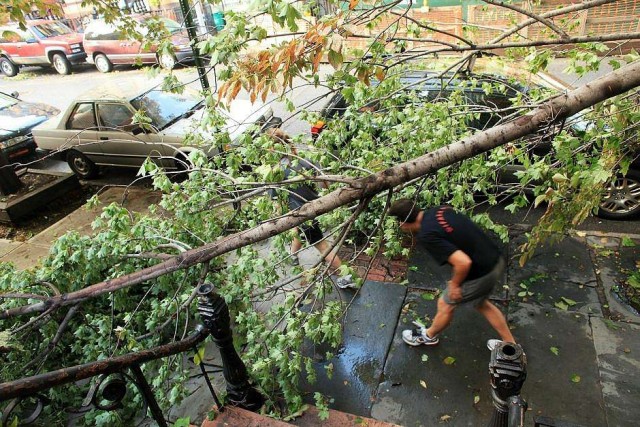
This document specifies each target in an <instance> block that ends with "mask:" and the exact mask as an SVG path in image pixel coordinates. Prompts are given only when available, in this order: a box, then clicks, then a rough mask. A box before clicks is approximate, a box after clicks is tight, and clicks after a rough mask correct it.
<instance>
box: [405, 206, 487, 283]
mask: <svg viewBox="0 0 640 427" xmlns="http://www.w3.org/2000/svg"><path fill="white" fill-rule="evenodd" d="M421 225H422V227H421V229H420V232H419V233H418V236H417V237H418V241H419V242H420V243H421V244H422V245H423V246H424V247H425V249H426V250H427V251H428V252H429V253H430V254H431V255H432V256H433V257H434V258H435V260H436V261H437V262H438V263H439V264H440V265H443V264H446V263H447V261H448V259H449V256H450V255H451V254H452V253H454V252H455V251H457V250H458V249H459V250H461V251H462V252H464V253H465V254H467V256H468V257H469V258H471V261H472V263H471V269H470V270H469V274H468V275H467V277H466V279H465V280H473V279H476V278H478V277H481V276H484V275H485V274H487V273H489V272H490V271H491V270H492V269H493V267H495V265H496V263H497V262H498V258H499V257H500V249H499V248H498V246H496V244H495V243H494V242H493V241H491V239H490V238H489V236H487V235H486V234H484V233H483V232H482V230H480V228H479V227H478V226H477V225H475V224H474V223H473V222H472V221H471V220H470V219H469V218H467V217H466V216H465V215H462V214H459V213H456V212H455V211H454V210H453V209H452V208H451V207H448V206H440V207H437V208H433V209H428V210H425V211H424V215H423V218H422V224H421Z"/></svg>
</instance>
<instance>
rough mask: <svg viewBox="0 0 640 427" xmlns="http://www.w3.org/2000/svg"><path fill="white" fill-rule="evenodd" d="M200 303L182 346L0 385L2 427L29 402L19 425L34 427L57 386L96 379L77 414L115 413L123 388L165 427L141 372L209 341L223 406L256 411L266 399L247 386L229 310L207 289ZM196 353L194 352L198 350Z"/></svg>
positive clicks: (176, 344) (202, 290)
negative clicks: (215, 353)
mask: <svg viewBox="0 0 640 427" xmlns="http://www.w3.org/2000/svg"><path fill="white" fill-rule="evenodd" d="M198 295H199V296H200V301H199V303H198V312H199V313H200V315H201V318H202V320H203V323H204V325H197V326H196V327H195V330H194V332H193V333H192V334H191V335H189V336H188V337H187V338H186V339H183V340H181V341H176V342H172V343H169V344H164V345H161V346H157V347H153V348H150V349H146V350H142V351H138V352H133V353H128V354H125V355H121V356H116V357H111V358H107V359H103V360H98V361H94V362H89V363H85V364H82V365H76V366H71V367H66V368H61V369H58V370H55V371H51V372H46V373H43V374H39V375H34V376H30V377H25V378H20V379H18V380H14V381H9V382H4V383H1V384H0V402H8V403H7V404H6V405H5V406H4V408H2V412H1V413H0V414H1V422H2V426H3V427H4V426H5V425H7V424H8V423H9V422H11V420H12V419H13V417H14V416H15V415H16V411H17V410H18V408H19V407H20V403H21V402H23V401H27V400H28V401H29V403H30V404H29V405H28V406H29V410H28V413H27V414H24V411H22V413H21V414H20V421H19V423H20V425H27V424H30V423H33V422H35V421H36V420H37V419H38V418H39V416H40V415H41V414H42V412H43V409H44V407H45V406H46V405H47V404H48V403H49V400H48V398H47V397H46V392H47V391H48V390H49V389H52V388H54V387H57V386H62V385H65V384H72V383H76V382H78V381H82V380H87V379H91V378H96V379H95V380H94V381H92V385H91V387H90V389H89V392H88V394H87V396H86V397H85V399H84V400H83V402H82V408H80V409H79V410H78V411H79V412H81V411H86V410H89V409H98V410H103V411H113V410H116V409H118V408H120V407H121V406H122V405H121V403H122V401H123V399H124V398H125V396H126V394H127V388H128V387H129V385H130V384H133V385H134V386H135V388H136V389H137V390H138V392H139V393H140V394H141V396H142V397H143V410H142V415H143V416H144V417H146V416H147V411H148V412H149V413H150V414H151V417H152V418H153V419H154V420H155V421H156V423H157V424H158V425H159V426H161V427H164V426H167V421H166V419H165V417H164V414H163V413H162V410H161V408H160V405H159V404H158V401H157V400H156V398H155V395H154V393H153V390H152V389H151V386H150V385H149V382H148V381H147V378H146V377H145V375H144V373H143V372H142V369H141V366H142V365H144V364H145V363H147V362H150V361H152V360H158V359H162V358H165V357H169V356H173V355H176V354H179V353H183V352H186V351H190V350H195V349H197V347H198V344H200V343H202V342H203V341H204V340H205V339H206V338H207V337H208V336H209V335H211V337H212V338H213V341H214V343H215V344H216V346H217V347H218V349H219V350H220V356H221V359H222V363H223V365H222V367H221V368H222V369H221V370H222V373H223V376H224V378H225V381H226V384H227V403H228V404H230V405H233V406H238V407H241V408H244V409H248V410H251V411H257V410H259V409H260V408H261V407H262V405H263V403H264V397H263V396H262V395H261V394H260V393H259V392H258V391H257V390H256V389H255V388H254V387H253V386H252V385H251V383H250V381H249V376H248V374H247V369H246V367H245V365H244V363H243V362H242V359H240V356H239V355H238V353H237V352H236V350H235V348H234V346H233V333H232V330H231V319H230V316H229V308H228V306H227V304H226V303H225V301H224V299H223V298H222V297H221V296H220V295H218V294H217V293H216V292H215V291H214V287H213V285H211V284H203V285H201V286H199V288H198ZM196 351H197V350H196ZM204 365H205V364H204V363H203V362H201V363H199V366H200V369H201V373H202V375H203V377H204V379H205V381H206V383H207V386H208V388H209V391H210V393H211V397H212V399H213V403H215V405H216V406H217V408H218V410H220V411H221V410H223V405H222V402H221V401H220V400H219V399H218V396H217V394H216V392H215V390H214V388H213V386H212V384H211V381H210V379H209V375H208V372H207V371H206V368H205V366H204Z"/></svg>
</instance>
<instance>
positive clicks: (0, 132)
mask: <svg viewBox="0 0 640 427" xmlns="http://www.w3.org/2000/svg"><path fill="white" fill-rule="evenodd" d="M59 112H60V110H58V109H57V108H55V107H52V106H50V105H46V104H33V103H31V102H24V101H21V100H19V99H18V94H17V93H15V92H14V93H13V94H11V95H9V94H7V93H4V92H0V146H1V147H2V152H3V154H4V155H6V156H7V160H8V161H9V162H13V161H16V160H19V159H22V158H24V157H28V156H30V155H33V154H34V153H35V151H36V143H35V142H34V140H33V136H32V134H31V130H32V129H33V128H34V127H35V126H37V125H39V124H40V123H42V122H44V121H45V120H47V119H48V118H50V117H52V116H55V115H56V114H58V113H59Z"/></svg>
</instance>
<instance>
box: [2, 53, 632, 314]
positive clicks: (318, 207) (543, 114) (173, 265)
mask: <svg viewBox="0 0 640 427" xmlns="http://www.w3.org/2000/svg"><path fill="white" fill-rule="evenodd" d="M638 86H640V61H636V62H635V63H632V64H629V65H627V66H625V67H622V68H620V69H619V70H616V71H613V72H611V73H609V74H607V75H606V76H603V77H600V78H599V79H597V80H594V81H592V82H591V83H588V84H586V85H584V86H581V87H579V88H577V89H575V90H573V91H571V92H568V93H566V94H563V95H560V96H558V97H556V98H553V99H552V100H550V101H548V102H546V103H544V104H543V105H541V106H540V107H538V108H536V109H534V110H532V111H531V112H530V113H528V114H526V115H524V116H521V117H519V118H517V119H515V120H513V121H511V122H509V123H505V124H503V125H499V126H496V127H493V128H491V129H488V130H485V131H483V132H478V133H476V134H474V135H472V136H469V137H467V138H465V139H463V140H461V141H458V142H455V143H452V144H450V145H448V146H446V147H443V148H441V149H438V150H436V151H434V152H431V153H427V154H425V155H423V156H421V157H418V158H416V159H413V160H410V161H408V162H405V163H401V164H398V165H396V166H394V167H391V168H389V169H386V170H384V171H382V172H379V173H376V174H373V175H370V176H367V177H365V178H362V179H358V180H355V181H353V183H352V184H351V185H350V186H347V187H344V188H340V189H337V190H335V191H333V192H331V193H330V194H327V195H326V196H324V197H321V198H319V199H316V200H314V201H312V202H309V203H306V204H305V205H304V206H303V207H302V208H301V209H300V210H298V211H295V212H292V213H290V214H289V215H287V216H284V217H280V218H276V219H273V220H270V221H267V222H265V223H263V224H261V225H259V226H257V227H254V228H252V229H249V230H245V231H241V232H239V233H235V234H232V235H230V236H227V237H225V238H222V239H220V240H218V241H216V242H213V243H208V244H206V245H203V246H201V247H199V248H196V249H191V250H189V251H186V252H184V253H183V254H180V255H178V256H176V257H174V258H172V259H170V260H167V261H164V262H162V263H160V264H157V265H155V266H153V267H149V268H145V269H143V270H140V271H137V272H135V273H132V274H129V275H126V276H121V277H118V278H116V279H112V280H107V281H105V282H101V283H98V284H95V285H92V286H89V287H86V288H84V289H81V290H79V291H76V292H72V293H69V294H64V295H60V296H55V297H52V298H50V299H48V300H47V301H43V302H38V303H34V304H31V305H26V306H23V307H17V308H13V309H9V310H5V311H2V312H0V319H6V318H8V317H12V316H16V315H23V314H31V313H36V312H41V311H44V310H46V309H47V308H48V307H51V306H53V305H56V306H58V307H62V306H66V305H69V304H75V303H77V302H79V301H83V300H86V299H88V298H93V297H97V296H100V295H103V294H106V293H109V292H114V291H116V290H118V289H122V288H125V287H129V286H133V285H136V284H138V283H142V282H145V281H148V280H152V279H155V278H157V277H159V276H162V275H164V274H168V273H171V272H174V271H177V270H180V269H184V268H188V267H191V266H194V265H196V264H199V263H202V262H206V261H209V260H211V259H212V258H215V257H217V256H220V255H222V254H225V253H228V252H231V251H233V250H235V249H238V248H241V247H244V246H247V245H250V244H253V243H256V242H259V241H261V240H265V239H268V238H269V237H272V236H275V235H277V234H280V233H282V232H284V231H286V230H289V229H291V228H294V227H296V226H298V225H300V224H302V223H303V222H305V221H308V220H310V219H312V218H315V217H317V216H319V215H322V214H324V213H327V212H330V211H332V210H334V209H336V208H338V207H340V206H344V205H346V204H349V203H352V202H354V201H356V200H359V199H362V198H366V197H372V196H374V195H376V194H378V193H380V192H382V191H385V190H389V189H391V188H394V187H396V186H398V185H400V184H403V183H405V182H408V181H410V180H413V179H416V178H419V177H421V176H424V175H427V174H429V173H433V172H435V171H437V170H438V169H441V168H443V167H446V166H449V165H452V164H454V163H456V162H460V161H462V160H464V159H468V158H470V157H473V156H476V155H478V154H481V153H484V152H486V151H489V150H491V149H492V148H495V147H498V146H500V145H504V144H506V143H508V142H511V141H515V140H517V139H518V138H522V137H524V136H526V135H529V134H531V133H535V132H536V131H538V130H539V129H542V128H544V127H545V126H548V125H549V124H551V123H554V122H559V121H562V120H563V119H565V118H567V117H570V116H572V115H574V114H576V113H578V112H579V111H581V110H584V109H585V108H589V107H591V106H593V105H595V104H597V103H599V102H602V101H604V100H606V99H608V98H611V97H613V96H616V95H620V94H622V93H624V92H627V91H629V90H630V89H633V88H635V87H638ZM56 308H57V307H56Z"/></svg>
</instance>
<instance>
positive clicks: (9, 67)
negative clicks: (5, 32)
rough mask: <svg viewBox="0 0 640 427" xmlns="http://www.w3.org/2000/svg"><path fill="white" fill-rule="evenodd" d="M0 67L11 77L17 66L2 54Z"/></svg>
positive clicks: (15, 72)
mask: <svg viewBox="0 0 640 427" xmlns="http://www.w3.org/2000/svg"><path fill="white" fill-rule="evenodd" d="M0 69H1V70H2V72H3V73H4V74H5V75H6V76H7V77H13V76H15V75H16V74H18V66H17V65H16V64H14V63H13V62H11V61H10V60H9V58H5V57H4V56H3V57H2V58H0Z"/></svg>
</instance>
